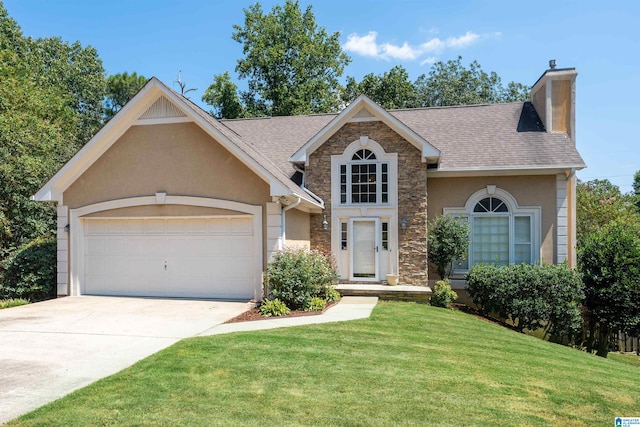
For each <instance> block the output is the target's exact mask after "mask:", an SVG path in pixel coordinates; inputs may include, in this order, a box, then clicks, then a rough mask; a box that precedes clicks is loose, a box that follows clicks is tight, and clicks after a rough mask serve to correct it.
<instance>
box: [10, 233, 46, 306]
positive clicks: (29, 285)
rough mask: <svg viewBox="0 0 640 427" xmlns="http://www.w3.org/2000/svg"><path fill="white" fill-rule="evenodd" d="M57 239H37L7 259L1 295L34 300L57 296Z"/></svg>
mask: <svg viewBox="0 0 640 427" xmlns="http://www.w3.org/2000/svg"><path fill="white" fill-rule="evenodd" d="M56 254H57V246H56V240H55V239H40V238H38V239H34V240H32V241H31V242H29V243H28V244H26V245H24V246H23V247H21V248H20V249H18V250H17V251H16V252H14V253H13V254H12V255H11V256H9V257H8V258H7V259H6V260H5V262H4V266H5V272H4V275H3V283H2V284H1V285H0V298H3V299H7V298H22V299H26V300H28V301H31V302H37V301H44V300H47V299H52V298H55V297H56V282H57V280H56Z"/></svg>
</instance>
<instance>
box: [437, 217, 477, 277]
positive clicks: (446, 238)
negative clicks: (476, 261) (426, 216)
mask: <svg viewBox="0 0 640 427" xmlns="http://www.w3.org/2000/svg"><path fill="white" fill-rule="evenodd" d="M427 230H428V231H427V240H428V247H427V256H428V258H429V260H430V261H431V262H432V263H433V264H435V266H436V271H437V273H438V276H440V278H441V279H446V278H448V277H449V276H450V275H451V266H452V264H451V263H452V262H453V260H454V259H464V258H466V257H467V250H468V248H469V233H470V231H469V225H468V224H467V223H466V222H462V221H461V220H459V219H458V218H455V217H453V216H451V215H440V216H437V217H435V218H434V219H433V220H432V221H430V222H429V224H428V227H427Z"/></svg>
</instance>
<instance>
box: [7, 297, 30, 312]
mask: <svg viewBox="0 0 640 427" xmlns="http://www.w3.org/2000/svg"><path fill="white" fill-rule="evenodd" d="M26 304H29V301H27V300H24V299H13V298H9V299H7V300H0V309H3V308H11V307H18V306H20V305H26Z"/></svg>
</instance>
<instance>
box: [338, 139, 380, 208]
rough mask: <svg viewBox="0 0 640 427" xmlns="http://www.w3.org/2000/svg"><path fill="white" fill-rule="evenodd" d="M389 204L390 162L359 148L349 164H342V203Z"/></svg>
mask: <svg viewBox="0 0 640 427" xmlns="http://www.w3.org/2000/svg"><path fill="white" fill-rule="evenodd" d="M365 203H366V204H388V203H389V164H388V163H386V162H382V163H381V162H378V161H377V156H376V154H375V153H374V152H373V151H371V150H369V149H367V148H362V149H359V150H357V151H356V152H355V153H353V155H352V156H351V161H350V162H349V163H348V164H342V165H340V204H365Z"/></svg>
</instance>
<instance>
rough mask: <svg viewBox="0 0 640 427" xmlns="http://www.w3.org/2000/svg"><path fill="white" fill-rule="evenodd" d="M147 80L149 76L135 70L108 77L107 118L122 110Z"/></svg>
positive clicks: (105, 109)
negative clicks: (139, 73)
mask: <svg viewBox="0 0 640 427" xmlns="http://www.w3.org/2000/svg"><path fill="white" fill-rule="evenodd" d="M146 82H147V78H146V77H145V76H142V75H140V76H139V75H138V74H137V73H136V72H135V71H134V72H133V73H131V74H128V73H126V72H124V73H118V74H113V75H111V76H109V77H108V78H107V94H106V96H105V99H104V115H105V118H106V120H109V119H110V118H111V117H113V116H115V114H116V113H117V112H118V111H120V109H121V108H122V107H124V105H125V104H126V103H127V102H128V101H129V100H130V99H131V98H133V97H134V95H135V94H136V93H138V91H139V90H140V89H142V87H143V86H144V85H145V83H146Z"/></svg>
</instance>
